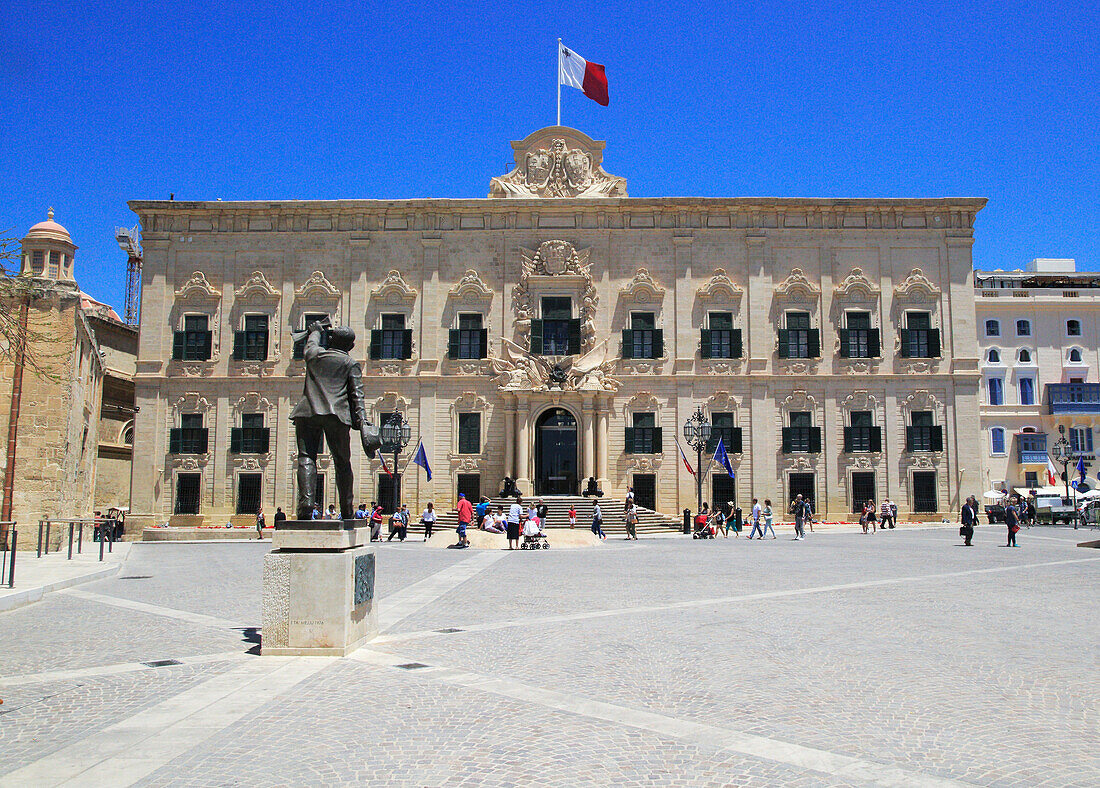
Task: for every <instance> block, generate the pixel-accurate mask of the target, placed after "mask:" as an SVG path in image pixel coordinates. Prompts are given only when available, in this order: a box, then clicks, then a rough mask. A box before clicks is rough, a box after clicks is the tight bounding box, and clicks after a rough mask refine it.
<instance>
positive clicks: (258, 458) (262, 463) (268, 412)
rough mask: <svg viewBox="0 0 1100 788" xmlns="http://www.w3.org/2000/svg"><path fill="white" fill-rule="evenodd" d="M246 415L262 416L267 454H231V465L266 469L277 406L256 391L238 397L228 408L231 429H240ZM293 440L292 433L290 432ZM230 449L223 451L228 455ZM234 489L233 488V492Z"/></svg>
mask: <svg viewBox="0 0 1100 788" xmlns="http://www.w3.org/2000/svg"><path fill="white" fill-rule="evenodd" d="M246 413H263V414H264V426H265V427H267V428H268V430H269V433H268V435H269V436H270V438H269V440H268V446H267V453H266V454H249V455H241V454H231V455H230V456H231V457H232V461H233V465H234V466H235V467H237V468H246V469H253V470H256V469H262V468H266V467H267V466H268V464H269V463H270V462H271V459H272V457H273V456H274V453H275V448H274V447H275V440H274V438H275V434H276V430H275V426H276V420H277V418H278V406H277V405H276V404H275V403H274V402H272V401H271V400H269V399H268V398H267V397H265V396H263V395H261V394H260V393H259V392H257V391H250V392H248V393H247V394H245V395H244V396H242V397H238V398H237V400H236V401H235V402H233V403H232V404H231V405H230V406H229V416H230V419H231V425H230V426H231V427H241V426H243V425H242V421H243V417H244V414H246ZM291 437H292V438H293V437H294V436H293V431H292V432H291ZM229 449H230V447H229V446H226V447H225V450H226V452H227V453H228V452H229ZM263 486H264V488H265V489H266V487H267V476H266V475H265V476H264V483H263ZM235 489H236V487H234V490H235Z"/></svg>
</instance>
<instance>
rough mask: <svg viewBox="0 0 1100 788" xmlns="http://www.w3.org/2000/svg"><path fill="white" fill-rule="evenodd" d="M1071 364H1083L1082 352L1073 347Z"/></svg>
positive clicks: (1070, 358) (1070, 352) (1070, 356)
mask: <svg viewBox="0 0 1100 788" xmlns="http://www.w3.org/2000/svg"><path fill="white" fill-rule="evenodd" d="M1069 362H1070V363H1071V364H1080V363H1081V351H1080V350H1078V349H1077V348H1075V347H1073V348H1070V349H1069Z"/></svg>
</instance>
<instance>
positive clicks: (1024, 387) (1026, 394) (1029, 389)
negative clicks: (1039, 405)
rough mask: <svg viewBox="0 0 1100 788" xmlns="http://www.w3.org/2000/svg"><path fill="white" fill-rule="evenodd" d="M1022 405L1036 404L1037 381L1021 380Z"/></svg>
mask: <svg viewBox="0 0 1100 788" xmlns="http://www.w3.org/2000/svg"><path fill="white" fill-rule="evenodd" d="M1020 404H1021V405H1034V404H1035V380H1034V379H1032V378H1020Z"/></svg>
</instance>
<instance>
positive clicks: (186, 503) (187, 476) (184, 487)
mask: <svg viewBox="0 0 1100 788" xmlns="http://www.w3.org/2000/svg"><path fill="white" fill-rule="evenodd" d="M201 491H202V474H200V473H180V474H177V475H176V505H175V507H174V509H173V511H174V513H175V514H198V513H199V499H200V497H201Z"/></svg>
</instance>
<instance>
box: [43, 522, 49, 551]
mask: <svg viewBox="0 0 1100 788" xmlns="http://www.w3.org/2000/svg"><path fill="white" fill-rule="evenodd" d="M44 554H45V555H49V554H50V521H49V520H47V521H46V552H45V553H44Z"/></svg>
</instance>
